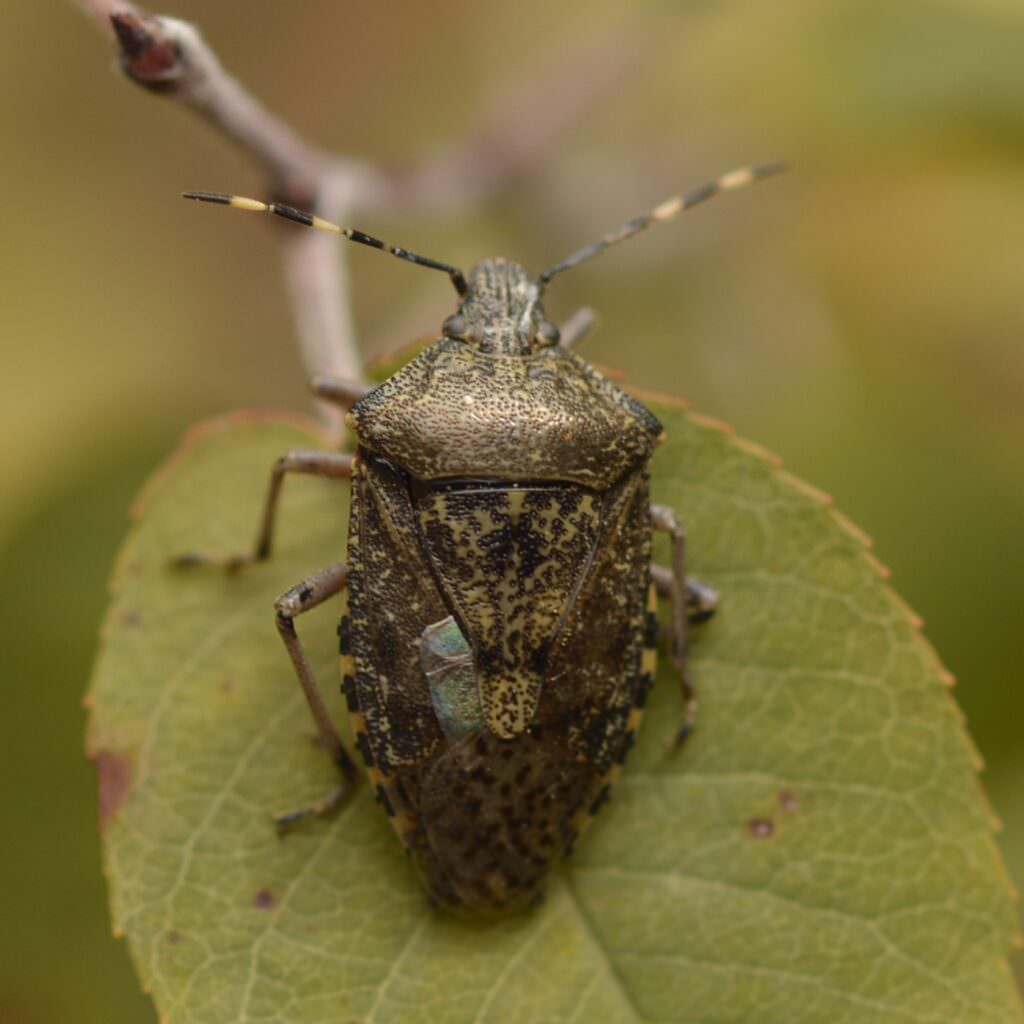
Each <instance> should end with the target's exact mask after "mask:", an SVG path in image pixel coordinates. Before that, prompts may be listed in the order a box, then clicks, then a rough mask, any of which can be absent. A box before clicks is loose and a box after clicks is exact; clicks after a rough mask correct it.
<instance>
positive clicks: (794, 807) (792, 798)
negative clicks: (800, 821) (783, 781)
mask: <svg viewBox="0 0 1024 1024" xmlns="http://www.w3.org/2000/svg"><path fill="white" fill-rule="evenodd" d="M779 806H780V807H781V808H782V809H783V810H784V811H785V812H786V813H787V814H796V812H797V811H799V810H800V801H799V800H797V798H796V793H794V792H793V791H792V790H791V789H784V790H782V792H781V793H779Z"/></svg>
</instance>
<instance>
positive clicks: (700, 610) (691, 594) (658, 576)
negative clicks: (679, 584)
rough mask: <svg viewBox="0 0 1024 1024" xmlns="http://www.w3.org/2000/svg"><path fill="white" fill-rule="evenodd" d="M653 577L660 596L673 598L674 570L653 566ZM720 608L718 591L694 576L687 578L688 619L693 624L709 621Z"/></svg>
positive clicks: (667, 598)
mask: <svg viewBox="0 0 1024 1024" xmlns="http://www.w3.org/2000/svg"><path fill="white" fill-rule="evenodd" d="M651 579H652V580H653V581H654V586H655V589H656V590H657V591H658V597H663V598H665V599H666V600H671V599H672V581H673V579H674V577H673V575H672V570H671V569H669V568H667V567H666V566H664V565H652V566H651ZM717 610H718V591H717V590H715V588H714V587H710V586H708V584H706V583H705V582H703V580H696V579H694V578H693V577H692V576H689V577H687V580H686V621H687V622H688V623H689V624H690V625H691V626H696V625H699V624H700V623H702V622H707V621H708V619H710V618H712V617H713V616H714V614H715V612H716V611H717Z"/></svg>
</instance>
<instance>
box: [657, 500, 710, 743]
mask: <svg viewBox="0 0 1024 1024" xmlns="http://www.w3.org/2000/svg"><path fill="white" fill-rule="evenodd" d="M651 527H652V528H653V529H655V530H661V531H663V532H665V533H667V534H668V535H669V544H670V545H671V562H672V564H671V566H670V567H668V568H663V567H662V566H651V578H652V580H653V582H654V585H655V587H656V588H657V591H658V593H659V594H660V595H661V596H662V597H667V598H668V599H669V600H670V601H671V602H672V664H673V665H674V666H675V669H676V672H677V674H678V676H679V688H680V691H681V693H682V697H683V709H684V710H683V722H682V725H680V727H679V731H678V732H677V733H676V740H675V743H676V746H677V747H678V746H681V745H682V744H683V742H684V741H685V740H686V737H687V736H689V735H690V733H691V732H692V731H693V726H694V723H695V722H696V720H697V691H696V689H694V686H693V683H692V682H691V681H690V673H689V669H688V667H687V664H686V651H687V634H688V630H689V625H690V623H697V622H704V621H706V620H707V619H709V618H711V616H712V615H713V614H714V613H715V608H716V607H717V605H718V593H717V591H715V590H713V589H712V588H711V587H709V586H707V584H705V583H701V582H700V581H699V580H688V579H687V578H686V535H685V534H684V533H683V528H682V527H681V526H680V525H679V521H678V520H677V519H676V515H675V513H674V512H673V511H672V509H670V508H668V507H666V506H665V505H652V506H651Z"/></svg>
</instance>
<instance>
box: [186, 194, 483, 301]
mask: <svg viewBox="0 0 1024 1024" xmlns="http://www.w3.org/2000/svg"><path fill="white" fill-rule="evenodd" d="M182 196H183V197H184V198H185V199H196V200H198V201H199V202H201V203H217V204H219V205H221V206H233V207H234V208H235V209H236V210H248V211H249V212H250V213H270V214H273V215H274V216H275V217H283V218H284V219H285V220H290V221H291V222H292V223H293V224H301V225H302V226H303V227H305V228H315V229H316V230H317V231H329V232H330V233H331V234H334V235H342V236H344V237H345V238H349V239H351V240H352V241H353V242H359V244H360V245H368V246H370V247H371V248H373V249H383V250H384V252H386V253H390V254H391V255H392V256H397V257H398V259H400V260H406V261H408V262H409V263H417V264H419V266H421V267H430V268H431V270H443V271H444V272H445V273H446V274H447V275H448V276H449V277H450V278H451V281H452V284H453V285H454V286H455V290H456V291H457V292H458V293H459V295H460V296H461V295H465V294H466V293H467V292H468V291H469V286H468V285H467V284H466V275H465V274H463V273H462V271H461V270H459V269H458V267H453V266H450V265H449V264H447V263H441V262H439V261H438V260H432V259H430V258H429V257H428V256H418V255H417V254H416V253H414V252H409V250H408V249H402V248H400V247H399V246H397V245H389V244H388V243H387V242H382V241H381V240H380V239H379V238H374V237H373V235H368V234H366V233H365V232H364V231H357V230H356V229H355V228H343V227H341V226H339V225H338V224H332V223H331V222H330V221H329V220H324V219H323V218H321V217H316V216H314V215H313V214H311V213H305V212H304V211H302V210H296V209H295V207H293V206H285V205H284V203H261V202H260V201H259V200H258V199H246V198H245V196H229V195H225V194H224V193H222V192H182Z"/></svg>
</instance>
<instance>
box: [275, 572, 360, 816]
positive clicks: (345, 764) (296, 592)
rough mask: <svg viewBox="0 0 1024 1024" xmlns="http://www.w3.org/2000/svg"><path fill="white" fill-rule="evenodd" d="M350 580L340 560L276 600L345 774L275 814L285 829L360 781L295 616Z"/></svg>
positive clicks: (288, 643) (321, 727) (317, 717)
mask: <svg viewBox="0 0 1024 1024" xmlns="http://www.w3.org/2000/svg"><path fill="white" fill-rule="evenodd" d="M347 581H348V567H347V566H346V565H345V564H344V563H342V562H339V563H338V564H337V565H332V566H330V567H329V568H327V569H322V570H321V571H320V572H318V573H314V574H313V575H312V576H308V577H306V579H304V580H303V581H302V582H301V583H296V584H295V586H294V587H291V588H290V589H289V590H286V591H285V592H284V593H283V594H282V595H281V596H280V597H279V598H278V599H277V600H276V601H275V602H274V609H275V611H276V623H277V631H278V633H280V635H281V639H282V640H283V641H284V646H285V648H286V649H287V651H288V656H289V657H290V658H291V660H292V666H293V667H294V668H295V674H296V676H297V677H298V680H299V686H300V687H302V693H303V696H304V697H305V698H306V703H307V704H308V705H309V710H310V714H312V716H313V721H314V722H316V728H317V732H318V733H319V738H320V741H321V743H322V744H323V746H324V748H325V749H326V750H327V751H328V753H329V754H330V755H331V758H332V759H333V760H334V763H335V764H336V765H337V766H338V769H339V771H340V772H341V775H342V783H341V785H340V786H339V787H338V788H337V789H336V790H334V792H332V793H330V794H329V795H328V796H327V797H326V798H325V799H323V800H320V801H319V802H318V803H315V804H313V805H312V806H310V807H304V808H302V809H300V810H298V811H291V812H289V813H287V814H279V815H277V816H276V817H275V818H274V821H275V822H276V824H277V827H278V830H279V831H281V832H283V831H284V830H285V829H287V828H288V827H289V826H290V825H293V824H294V823H295V822H297V821H300V820H302V819H303V818H308V817H310V816H312V815H322V814H329V813H330V812H331V811H333V810H335V809H336V808H338V807H340V806H341V805H342V804H343V803H344V802H345V800H346V799H347V798H348V796H349V794H350V793H351V792H352V789H353V788H354V787H355V784H356V782H357V781H358V778H359V776H358V773H357V771H356V766H355V763H354V762H353V760H352V758H351V757H350V756H349V753H348V751H347V750H346V749H345V744H344V743H343V742H342V739H341V737H340V736H339V735H338V730H337V729H336V728H335V727H334V722H332V721H331V716H330V715H329V714H328V713H327V706H326V705H325V704H324V699H323V695H322V694H321V693H320V688H319V686H317V682H316V677H315V676H314V675H313V668H312V666H311V665H310V664H309V659H308V658H307V657H306V652H305V649H304V648H303V646H302V641H301V640H299V637H298V634H297V633H296V632H295V619H296V618H297V617H298V616H299V615H302V614H303V613H304V612H308V611H309V610H310V609H312V608H316V607H317V605H320V604H323V603H324V601H326V600H328V599H329V598H331V597H334V595H335V594H339V593H341V591H342V590H344V588H345V585H346V583H347Z"/></svg>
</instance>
